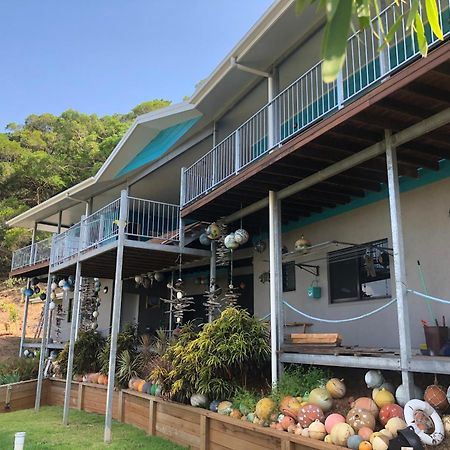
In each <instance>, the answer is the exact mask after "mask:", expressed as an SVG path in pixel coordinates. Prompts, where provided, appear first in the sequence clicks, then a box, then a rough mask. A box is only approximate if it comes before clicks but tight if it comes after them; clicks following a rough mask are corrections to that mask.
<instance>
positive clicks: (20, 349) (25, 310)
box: [19, 278, 31, 357]
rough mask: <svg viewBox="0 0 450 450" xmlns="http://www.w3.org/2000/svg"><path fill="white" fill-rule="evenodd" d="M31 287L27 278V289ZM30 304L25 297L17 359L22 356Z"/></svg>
mask: <svg viewBox="0 0 450 450" xmlns="http://www.w3.org/2000/svg"><path fill="white" fill-rule="evenodd" d="M30 287H31V279H30V278H28V281H27V289H28V288H30ZM29 304H30V297H28V295H25V305H24V309H23V321H22V333H21V335H20V346H19V357H21V356H23V344H24V343H25V338H26V335H27V321H28V306H29Z"/></svg>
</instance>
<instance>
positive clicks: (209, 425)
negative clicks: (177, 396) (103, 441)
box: [33, 380, 348, 450]
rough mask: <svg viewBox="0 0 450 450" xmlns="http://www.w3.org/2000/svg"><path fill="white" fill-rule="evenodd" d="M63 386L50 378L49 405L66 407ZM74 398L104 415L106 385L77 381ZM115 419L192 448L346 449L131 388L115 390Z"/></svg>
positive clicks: (75, 402) (73, 403)
mask: <svg viewBox="0 0 450 450" xmlns="http://www.w3.org/2000/svg"><path fill="white" fill-rule="evenodd" d="M64 389H65V381H62V380H47V385H46V404H48V405H63V404H64ZM70 400H71V407H73V408H77V409H82V410H84V411H89V412H95V413H98V414H104V412H105V405H106V387H105V386H101V385H96V384H89V383H77V382H73V383H72V390H71V399H70ZM33 404H34V399H33ZM113 417H114V419H116V420H118V421H120V422H124V423H128V424H131V425H134V426H136V427H138V428H141V429H142V430H144V431H146V432H147V433H148V434H150V435H154V436H160V437H162V438H165V439H168V440H169V441H172V442H175V443H177V444H180V445H182V446H185V447H188V448H190V449H193V450H229V449H233V450H240V449H244V450H268V449H270V450H274V449H282V450H310V449H316V450H344V449H343V447H338V446H336V445H331V444H325V443H324V442H321V441H314V440H312V439H307V438H303V437H300V436H294V435H292V434H288V433H285V432H281V431H276V430H272V429H270V428H263V427H261V426H258V425H254V424H251V423H248V422H243V421H241V420H238V419H233V418H230V417H228V416H221V415H219V414H217V413H213V412H211V411H208V410H206V409H202V408H194V407H192V406H187V405H181V404H179V403H172V402H168V401H165V400H163V399H161V398H159V397H153V396H151V395H147V394H142V393H140V392H136V391H131V390H128V389H124V390H122V391H118V392H114V403H113ZM113 439H114V428H113ZM347 450H348V449H347Z"/></svg>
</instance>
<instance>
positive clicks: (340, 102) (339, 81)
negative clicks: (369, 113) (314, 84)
mask: <svg viewBox="0 0 450 450" xmlns="http://www.w3.org/2000/svg"><path fill="white" fill-rule="evenodd" d="M336 91H337V106H338V109H342V108H343V107H344V76H343V74H342V69H341V70H340V71H339V73H338V76H337V78H336Z"/></svg>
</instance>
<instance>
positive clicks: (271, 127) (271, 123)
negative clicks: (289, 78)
mask: <svg viewBox="0 0 450 450" xmlns="http://www.w3.org/2000/svg"><path fill="white" fill-rule="evenodd" d="M277 92H278V78H277V76H276V73H275V71H273V72H272V73H271V74H270V75H269V76H268V77H267V103H270V102H272V101H273V99H274V98H275V96H276V95H277ZM276 117H277V111H276V105H275V103H272V104H270V105H269V107H268V109H267V148H268V150H270V149H271V148H272V147H274V146H275V145H276V143H277V141H278V139H277V129H278V125H277V121H276Z"/></svg>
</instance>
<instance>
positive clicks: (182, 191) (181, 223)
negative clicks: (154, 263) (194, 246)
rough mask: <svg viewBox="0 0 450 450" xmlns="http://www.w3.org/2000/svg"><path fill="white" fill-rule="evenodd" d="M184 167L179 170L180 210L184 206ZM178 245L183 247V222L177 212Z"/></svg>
mask: <svg viewBox="0 0 450 450" xmlns="http://www.w3.org/2000/svg"><path fill="white" fill-rule="evenodd" d="M185 172H186V167H182V168H181V175H180V176H181V180H180V208H182V207H183V205H184V200H185V193H186V175H185ZM178 237H179V241H178V244H179V246H180V249H182V248H183V247H184V220H183V219H182V218H181V211H180V212H179V225H178Z"/></svg>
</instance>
